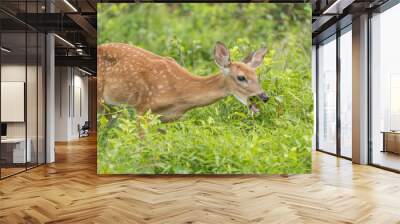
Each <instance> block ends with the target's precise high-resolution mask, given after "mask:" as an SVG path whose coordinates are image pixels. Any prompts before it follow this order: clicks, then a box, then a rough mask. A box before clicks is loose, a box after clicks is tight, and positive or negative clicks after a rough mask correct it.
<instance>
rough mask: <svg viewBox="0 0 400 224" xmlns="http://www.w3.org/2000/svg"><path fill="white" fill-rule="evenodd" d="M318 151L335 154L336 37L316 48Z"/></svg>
mask: <svg viewBox="0 0 400 224" xmlns="http://www.w3.org/2000/svg"><path fill="white" fill-rule="evenodd" d="M317 63H318V149H319V150H322V151H326V152H329V153H336V36H332V37H331V38H329V39H328V40H327V41H326V42H324V43H322V44H320V45H319V47H318V62H317Z"/></svg>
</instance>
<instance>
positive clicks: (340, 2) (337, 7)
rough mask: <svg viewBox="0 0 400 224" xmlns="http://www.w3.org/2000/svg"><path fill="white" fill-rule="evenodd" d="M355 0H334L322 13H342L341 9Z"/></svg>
mask: <svg viewBox="0 0 400 224" xmlns="http://www.w3.org/2000/svg"><path fill="white" fill-rule="evenodd" d="M354 1H355V0H336V1H335V2H333V4H332V5H330V6H329V7H328V8H327V9H325V10H324V12H323V13H322V14H324V15H326V14H342V13H343V10H344V9H345V8H347V7H348V6H349V5H351V4H352V3H353V2H354Z"/></svg>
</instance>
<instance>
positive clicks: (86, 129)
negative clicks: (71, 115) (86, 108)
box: [78, 121, 90, 138]
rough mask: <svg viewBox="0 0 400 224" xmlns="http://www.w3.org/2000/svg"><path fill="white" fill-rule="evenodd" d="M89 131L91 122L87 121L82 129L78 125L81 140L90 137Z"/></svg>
mask: <svg viewBox="0 0 400 224" xmlns="http://www.w3.org/2000/svg"><path fill="white" fill-rule="evenodd" d="M89 129H90V124H89V121H85V123H84V124H83V125H82V127H80V125H79V124H78V131H79V138H81V137H87V136H89Z"/></svg>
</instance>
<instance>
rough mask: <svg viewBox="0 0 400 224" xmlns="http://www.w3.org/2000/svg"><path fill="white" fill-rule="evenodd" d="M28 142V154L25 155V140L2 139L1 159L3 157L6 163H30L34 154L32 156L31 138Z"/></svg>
mask: <svg viewBox="0 0 400 224" xmlns="http://www.w3.org/2000/svg"><path fill="white" fill-rule="evenodd" d="M26 142H27V143H28V144H27V146H28V147H26V154H25V138H5V139H1V147H2V148H1V157H3V158H2V159H5V160H6V163H26V162H30V161H31V159H32V154H31V145H32V141H31V139H30V138H28V139H27V140H26ZM3 155H4V156H3ZM11 155H12V156H11ZM11 158H12V159H11ZM25 159H26V161H25Z"/></svg>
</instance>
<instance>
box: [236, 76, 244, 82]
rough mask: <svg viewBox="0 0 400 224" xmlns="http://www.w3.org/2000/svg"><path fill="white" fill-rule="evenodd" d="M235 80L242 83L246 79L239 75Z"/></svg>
mask: <svg viewBox="0 0 400 224" xmlns="http://www.w3.org/2000/svg"><path fill="white" fill-rule="evenodd" d="M237 80H239V81H241V82H243V81H246V77H244V76H243V75H239V76H238V77H237Z"/></svg>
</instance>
